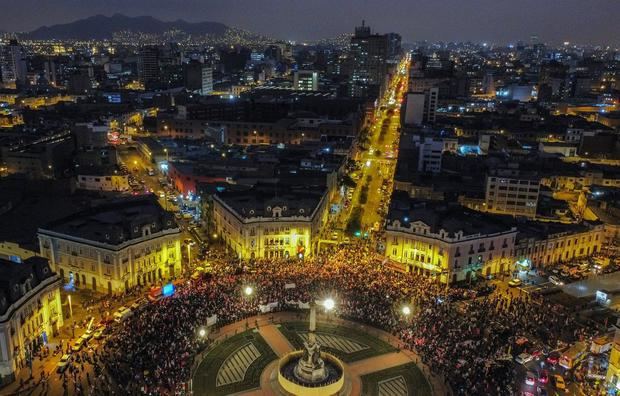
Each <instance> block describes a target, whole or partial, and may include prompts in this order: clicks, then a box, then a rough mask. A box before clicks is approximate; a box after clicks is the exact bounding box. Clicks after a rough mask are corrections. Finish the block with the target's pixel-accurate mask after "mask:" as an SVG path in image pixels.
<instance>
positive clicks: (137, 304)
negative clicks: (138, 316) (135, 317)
mask: <svg viewBox="0 0 620 396" xmlns="http://www.w3.org/2000/svg"><path fill="white" fill-rule="evenodd" d="M146 303H147V300H146V298H144V297H141V298H139V299H137V300H136V301H134V302H133V304H131V306H130V308H131V310H132V311H137V310H139V309H142V308H143V307H144V305H145V304H146Z"/></svg>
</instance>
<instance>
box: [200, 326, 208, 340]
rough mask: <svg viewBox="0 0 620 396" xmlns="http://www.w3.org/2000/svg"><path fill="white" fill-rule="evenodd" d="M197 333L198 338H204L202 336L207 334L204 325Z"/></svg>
mask: <svg viewBox="0 0 620 396" xmlns="http://www.w3.org/2000/svg"><path fill="white" fill-rule="evenodd" d="M198 335H199V336H200V338H204V336H205V335H207V331H206V330H205V329H204V327H201V328H200V330H198Z"/></svg>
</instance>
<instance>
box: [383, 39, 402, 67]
mask: <svg viewBox="0 0 620 396" xmlns="http://www.w3.org/2000/svg"><path fill="white" fill-rule="evenodd" d="M386 37H387V44H388V50H387V57H388V59H390V60H398V58H399V57H400V54H401V52H402V46H401V42H402V37H401V36H400V34H398V33H388V34H386Z"/></svg>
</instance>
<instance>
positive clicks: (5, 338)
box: [0, 256, 63, 386]
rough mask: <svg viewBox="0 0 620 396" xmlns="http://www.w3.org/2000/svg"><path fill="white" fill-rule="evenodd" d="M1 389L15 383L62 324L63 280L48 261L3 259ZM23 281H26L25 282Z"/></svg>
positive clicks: (0, 266)
mask: <svg viewBox="0 0 620 396" xmlns="http://www.w3.org/2000/svg"><path fill="white" fill-rule="evenodd" d="M0 274H1V276H2V280H3V284H4V286H3V287H0V386H4V385H6V384H8V383H11V382H13V381H14V380H15V376H16V373H17V372H18V371H19V368H20V367H23V366H27V365H28V359H29V358H30V357H32V356H33V353H34V352H36V351H37V348H39V347H40V346H41V345H44V344H45V343H47V341H48V339H49V338H50V337H52V336H55V335H57V334H58V330H59V329H60V327H62V325H63V315H62V304H61V299H60V286H61V280H60V277H59V276H58V275H57V274H55V273H53V272H52V271H51V268H50V267H49V263H48V260H46V259H44V258H42V257H36V256H33V257H30V258H26V259H24V260H23V261H22V262H19V263H18V262H13V261H8V260H5V259H0ZM24 279H26V280H25V281H24Z"/></svg>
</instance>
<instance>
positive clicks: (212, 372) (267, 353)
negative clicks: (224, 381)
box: [193, 330, 278, 396]
mask: <svg viewBox="0 0 620 396" xmlns="http://www.w3.org/2000/svg"><path fill="white" fill-rule="evenodd" d="M248 342H252V343H253V344H254V346H256V348H257V349H258V351H259V352H260V356H259V357H258V359H257V360H256V361H254V362H253V363H252V364H251V365H250V367H248V369H247V371H246V373H245V378H244V379H243V381H241V382H237V383H234V384H229V385H224V386H219V387H216V381H217V373H218V371H219V369H220V367H221V366H222V364H223V363H224V362H225V361H226V358H228V357H229V356H230V355H231V354H233V353H234V352H235V351H236V350H237V349H239V348H240V347H242V346H243V345H246V344H247V343H248ZM277 358H278V357H277V356H276V354H275V353H274V352H273V351H272V350H271V348H270V347H269V345H267V343H266V342H265V340H264V339H263V337H261V336H260V334H258V333H254V332H252V330H249V331H246V332H243V333H241V334H237V335H235V336H233V337H231V338H229V339H228V340H226V341H224V342H223V343H221V344H219V345H218V346H216V347H215V348H214V349H213V350H211V351H210V352H209V353H208V354H207V356H206V357H205V358H204V360H203V361H202V363H201V364H200V366H198V369H197V370H196V373H195V375H194V379H193V388H194V394H195V395H209V396H211V395H213V396H223V395H230V394H233V393H237V392H241V391H245V390H250V389H255V388H258V387H260V376H261V373H262V372H263V369H264V368H265V367H266V366H267V365H268V364H269V363H271V362H272V361H273V360H275V359H277Z"/></svg>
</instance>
